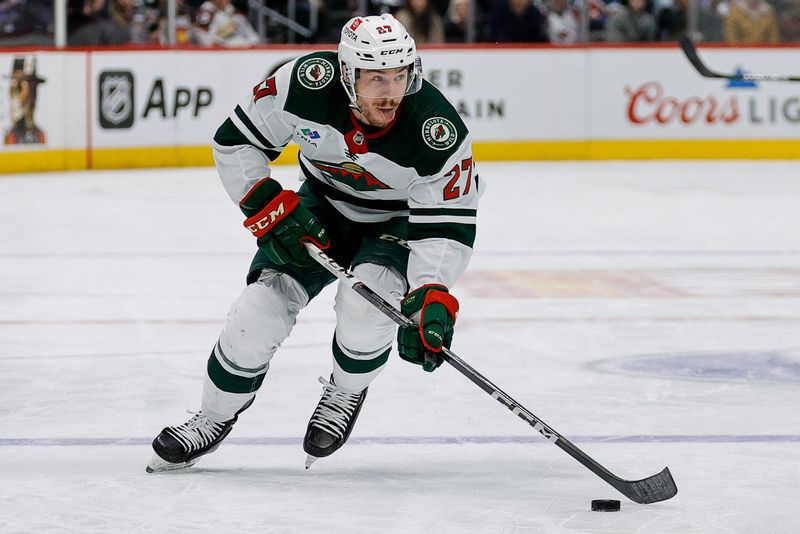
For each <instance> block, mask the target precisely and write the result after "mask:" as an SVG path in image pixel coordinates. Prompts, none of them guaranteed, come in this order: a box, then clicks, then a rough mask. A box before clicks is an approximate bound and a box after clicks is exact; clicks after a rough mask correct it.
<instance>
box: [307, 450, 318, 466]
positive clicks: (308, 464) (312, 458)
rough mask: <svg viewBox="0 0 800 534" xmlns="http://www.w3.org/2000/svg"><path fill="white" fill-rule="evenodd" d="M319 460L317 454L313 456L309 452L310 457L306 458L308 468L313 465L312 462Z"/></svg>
mask: <svg viewBox="0 0 800 534" xmlns="http://www.w3.org/2000/svg"><path fill="white" fill-rule="evenodd" d="M317 460H318V458H317V457H316V456H311V455H310V454H309V455H308V457H307V458H306V469H308V468H309V467H311V464H313V463H314V462H316V461H317Z"/></svg>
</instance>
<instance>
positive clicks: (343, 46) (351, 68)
mask: <svg viewBox="0 0 800 534" xmlns="http://www.w3.org/2000/svg"><path fill="white" fill-rule="evenodd" d="M338 55H339V67H340V68H341V71H342V77H341V80H342V85H343V86H344V90H345V91H346V92H347V96H348V97H350V105H351V106H352V107H355V108H356V109H359V107H358V105H357V104H356V97H357V94H356V85H355V84H356V79H357V78H358V75H359V69H365V70H377V69H394V68H398V67H409V69H408V80H407V84H406V90H405V94H404V95H398V96H405V95H410V94H413V93H416V92H417V91H419V89H420V88H421V87H422V61H421V60H420V59H419V56H417V45H416V44H415V43H414V39H413V38H412V37H411V36H410V35H409V34H408V31H407V30H406V29H405V27H403V25H402V24H401V23H400V21H398V20H397V19H396V18H394V17H393V16H392V15H390V14H388V13H386V14H383V15H380V16H377V15H373V16H368V17H354V18H352V19H350V20H349V21H347V23H346V24H345V25H344V26H343V27H342V38H341V40H340V41H339V54H338Z"/></svg>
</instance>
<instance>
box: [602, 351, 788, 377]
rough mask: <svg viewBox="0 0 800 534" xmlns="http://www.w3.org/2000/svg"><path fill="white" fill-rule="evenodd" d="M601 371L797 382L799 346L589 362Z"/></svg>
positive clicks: (672, 354) (651, 355) (655, 375)
mask: <svg viewBox="0 0 800 534" xmlns="http://www.w3.org/2000/svg"><path fill="white" fill-rule="evenodd" d="M589 367H590V368H591V369H593V370H595V371H599V372H604V373H615V374H626V375H639V376H654V377H659V378H678V379H683V380H704V381H713V382H772V383H775V382H778V383H791V384H800V349H783V350H767V351H729V352H716V351H714V352H682V353H668V354H650V355H642V356H632V357H629V358H614V359H608V360H599V361H595V362H591V363H590V364H589Z"/></svg>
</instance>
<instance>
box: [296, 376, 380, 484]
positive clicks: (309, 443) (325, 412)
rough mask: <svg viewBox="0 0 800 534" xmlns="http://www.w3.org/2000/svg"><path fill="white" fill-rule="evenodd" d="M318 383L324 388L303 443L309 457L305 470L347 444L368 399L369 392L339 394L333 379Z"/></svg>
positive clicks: (365, 389) (340, 392)
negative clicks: (365, 400) (317, 460)
mask: <svg viewBox="0 0 800 534" xmlns="http://www.w3.org/2000/svg"><path fill="white" fill-rule="evenodd" d="M319 381H320V383H322V385H323V386H325V388H324V389H323V390H322V398H321V399H320V400H319V404H317V409H316V410H314V414H313V415H312V416H311V420H310V421H309V422H308V429H307V430H306V437H305V438H304V439H303V450H304V451H306V453H308V459H307V460H306V469H308V468H309V467H311V464H312V463H314V462H315V461H316V459H317V458H324V457H325V456H330V455H331V454H333V453H334V452H336V450H337V449H339V447H341V446H342V445H344V444H345V442H346V441H347V438H348V437H350V432H351V431H352V430H353V425H355V422H356V419H358V413H359V412H360V411H361V405H363V404H364V399H365V398H366V397H367V388H364V390H363V391H362V392H361V393H345V392H343V391H340V390H339V389H337V387H336V384H334V383H333V376H331V381H330V382H328V381H327V380H325V379H324V378H322V377H320V378H319Z"/></svg>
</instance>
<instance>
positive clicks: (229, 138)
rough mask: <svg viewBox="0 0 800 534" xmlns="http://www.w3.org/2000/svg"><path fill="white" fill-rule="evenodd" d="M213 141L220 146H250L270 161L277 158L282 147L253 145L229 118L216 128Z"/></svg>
mask: <svg viewBox="0 0 800 534" xmlns="http://www.w3.org/2000/svg"><path fill="white" fill-rule="evenodd" d="M214 142H215V143H217V144H218V145H221V146H241V145H248V146H251V147H253V148H255V149H256V150H260V151H261V152H263V153H264V154H265V155H266V156H267V158H269V160H270V161H275V160H276V159H278V157H279V156H280V155H281V151H282V150H283V147H279V148H276V149H269V148H261V147H260V146H256V145H254V144H253V143H252V142H250V140H249V139H248V138H247V136H246V135H244V134H243V133H242V132H241V130H239V128H237V127H236V124H234V122H233V121H232V120H231V119H230V118H228V119H225V122H223V123H222V126H220V127H219V128H217V133H216V134H214Z"/></svg>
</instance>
